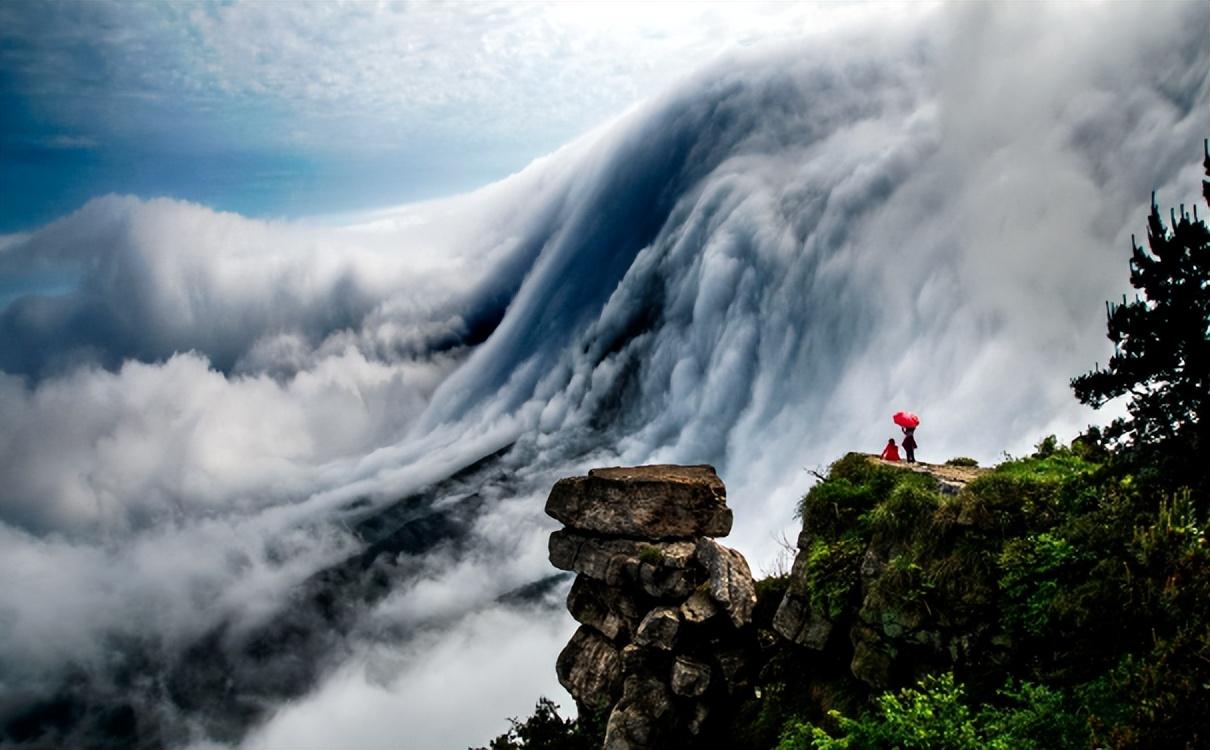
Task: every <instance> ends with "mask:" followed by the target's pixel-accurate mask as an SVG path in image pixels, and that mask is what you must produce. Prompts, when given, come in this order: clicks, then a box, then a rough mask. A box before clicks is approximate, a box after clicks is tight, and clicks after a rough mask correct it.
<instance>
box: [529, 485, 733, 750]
mask: <svg viewBox="0 0 1210 750" xmlns="http://www.w3.org/2000/svg"><path fill="white" fill-rule="evenodd" d="M546 512H547V513H548V514H549V515H551V516H552V517H554V518H556V519H558V520H559V521H561V522H563V524H564V525H565V527H566V528H564V529H561V530H559V531H556V532H555V533H553V534H551V538H550V561H551V563H552V564H554V566H555V567H557V568H560V569H562V570H569V571H574V572H575V573H577V574H578V575H577V576H576V580H575V582H574V583H573V585H572V588H571V592H570V593H569V594H568V597H567V608H568V610H569V611H570V612H571V614H572V616H573V617H574V618H575V619H576V621H577V622H579V623H581V625H580V628H579V630H577V631H576V633H575V635H574V636H572V639H571V641H570V642H569V643H568V644H567V647H566V648H564V649H563V652H562V653H561V654H560V655H559V659H558V663H557V670H558V674H559V681H560V682H561V683H562V684H563V686H564V687H565V688H566V689H567V691H568V692H569V693H571V695H572V696H573V697H574V698H575V699H576V702H577V704H578V706H579V709H580V711H581V712H582V713H583V712H591V711H608V712H609V719H608V723H607V729H606V735H605V748H607V749H608V750H624V749H634V750H639V749H640V748H666V747H673V746H676V747H686V746H693V745H694V744H695V743H696V742H697V741H698V740H697V738H700V737H702V736H703V735H705V734H707V733H708V732H709V727H710V725H711V724H712V723H717V722H723V721H725V720H726V718H725V717H726V707H727V706H729V705H732V704H733V703H734V702H735V699H736V698H738V697H741V696H743V695H746V691H748V690H749V680H750V666H751V664H752V662H753V655H754V653H755V652H756V636H755V631H754V628H753V627H752V625H751V620H752V609H753V607H754V606H755V604H756V593H755V588H754V584H753V580H752V574H751V572H750V570H749V568H748V563H747V562H746V561H745V560H744V558H743V556H742V555H740V554H739V553H738V552H736V551H735V550H733V549H729V548H727V547H724V546H723V545H721V544H719V543H717V542H715V541H714V538H715V537H720V536H725V535H726V534H727V533H728V532H729V531H730V530H731V511H730V509H728V508H727V505H726V488H725V487H724V485H723V483H722V481H721V480H720V479H719V478H718V475H717V474H716V473H715V471H714V469H713V468H712V467H710V466H640V467H633V468H611V469H594V470H592V471H590V472H589V473H588V476H584V477H572V478H568V479H563V480H560V481H559V482H558V483H557V484H555V486H554V488H553V489H552V490H551V493H550V498H549V499H548V500H547V504H546Z"/></svg>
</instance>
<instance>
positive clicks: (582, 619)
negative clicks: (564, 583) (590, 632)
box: [567, 576, 643, 641]
mask: <svg viewBox="0 0 1210 750" xmlns="http://www.w3.org/2000/svg"><path fill="white" fill-rule="evenodd" d="M567 611H568V612H570V613H571V616H572V617H574V618H575V619H576V622H578V623H581V624H583V625H591V626H592V627H593V628H595V629H596V630H597V632H599V633H601V634H602V635H604V636H606V637H607V638H609V639H610V640H614V641H617V640H624V639H626V638H627V637H628V636H629V635H630V633H631V632H633V630H634V628H635V625H637V624H638V622H639V620H640V619H642V617H643V611H642V608H641V605H640V604H638V603H637V602H636V601H634V600H633V599H632V598H631V597H628V596H626V595H625V594H624V593H622V592H621V591H619V590H618V589H616V588H610V587H609V586H607V585H605V584H604V583H602V582H600V581H598V580H596V579H594V578H589V577H587V576H576V580H575V582H574V583H572V585H571V591H569V592H567Z"/></svg>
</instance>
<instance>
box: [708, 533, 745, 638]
mask: <svg viewBox="0 0 1210 750" xmlns="http://www.w3.org/2000/svg"><path fill="white" fill-rule="evenodd" d="M697 559H698V562H700V563H701V564H702V566H703V567H704V568H705V569H706V571H707V573H708V574H709V579H708V580H709V582H710V596H711V597H712V598H713V599H714V600H715V601H716V602H718V603H719V605H720V606H721V607H722V608H723V610H724V611H725V612H726V613H727V614H728V615H729V616H730V617H731V622H732V623H733V624H734V625H735V627H737V628H742V627H743V626H744V625H747V624H748V623H749V622H751V621H752V609H753V608H754V607H756V583H755V582H754V581H753V580H752V571H751V570H749V569H748V561H747V560H745V559H744V556H743V555H741V554H740V553H738V552H736V551H735V550H733V549H731V548H729V547H724V546H723V545H721V544H719V543H718V542H716V541H714V540H712V539H705V538H703V539H699V540H698V542H697Z"/></svg>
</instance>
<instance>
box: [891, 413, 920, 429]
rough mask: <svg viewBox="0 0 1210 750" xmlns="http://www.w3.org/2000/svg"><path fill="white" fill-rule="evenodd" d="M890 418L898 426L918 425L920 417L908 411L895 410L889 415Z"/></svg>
mask: <svg viewBox="0 0 1210 750" xmlns="http://www.w3.org/2000/svg"><path fill="white" fill-rule="evenodd" d="M891 419H892V420H893V421H894V422H895V424H897V425H899V426H900V427H919V426H920V417H918V416H916V415H915V414H913V413H911V412H910V411H897V412H895V416H893V417H891Z"/></svg>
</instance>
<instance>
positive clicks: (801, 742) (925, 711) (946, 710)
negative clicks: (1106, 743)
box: [776, 673, 1090, 750]
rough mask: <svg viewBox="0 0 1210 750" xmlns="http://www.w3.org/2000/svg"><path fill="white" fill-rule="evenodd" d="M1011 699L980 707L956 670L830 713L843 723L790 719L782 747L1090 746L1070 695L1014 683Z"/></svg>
mask: <svg viewBox="0 0 1210 750" xmlns="http://www.w3.org/2000/svg"><path fill="white" fill-rule="evenodd" d="M1000 696H1001V698H1002V699H1004V700H1005V701H1006V705H1004V706H984V707H982V708H980V709H978V710H976V709H974V708H973V707H971V706H970V705H968V704H967V703H966V702H965V700H964V691H963V688H962V686H961V685H959V684H958V683H956V682H955V681H954V676H953V674H951V673H945V674H941V675H938V676H936V677H926V678H925V679H924V680H922V681H921V682H919V683H918V684H917V685H916V687H915V688H906V689H904V690H900V691H898V692H886V693H883V694H882V695H879V696H878V697H877V698H876V699H875V702H874V703H875V708H874V710H873V711H871V712H870V713H869V714H867V715H865V716H863V717H861V718H860V719H850V718H848V717H846V716H843V715H841V714H840V713H839V712H837V711H832V712H830V713H829V715H830V717H831V719H832V721H833V722H834V723H835V724H836V725H837V727H838V729H836V730H834V731H833V732H827V731H825V730H824V729H822V728H820V727H818V726H815V725H813V724H811V723H809V722H804V721H800V720H795V721H792V722H790V723H789V724H788V725H787V726H786V727H785V730H784V732H783V734H782V736H781V741H780V742H779V743H778V745H777V748H776V750H1077V749H1078V748H1084V747H1087V746H1088V740H1089V736H1090V735H1089V731H1088V726H1087V722H1086V721H1085V720H1084V719H1083V718H1081V717H1080V716H1079V715H1077V714H1076V713H1075V712H1073V711H1072V710H1071V707H1070V706H1069V705H1068V702H1067V701H1066V699H1065V698H1064V696H1063V695H1062V694H1061V693H1059V692H1056V691H1054V690H1051V689H1049V688H1046V687H1043V686H1041V685H1032V684H1029V683H1022V684H1021V685H1019V686H1014V685H1013V684H1012V683H1011V682H1010V683H1009V684H1008V685H1006V686H1005V687H1004V688H1003V689H1002V690H1001V691H1000Z"/></svg>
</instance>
